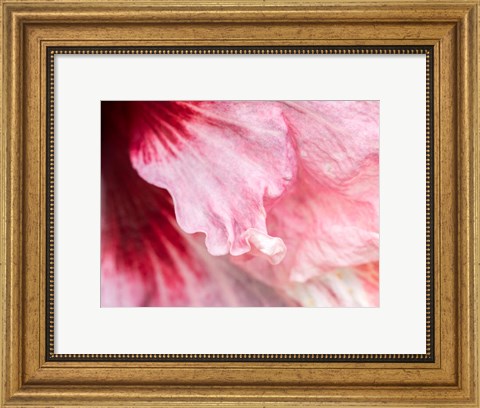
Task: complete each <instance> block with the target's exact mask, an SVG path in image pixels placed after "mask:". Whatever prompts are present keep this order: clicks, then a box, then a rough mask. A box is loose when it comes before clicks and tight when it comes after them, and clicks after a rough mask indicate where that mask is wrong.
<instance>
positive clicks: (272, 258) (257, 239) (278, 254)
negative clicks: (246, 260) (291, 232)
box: [246, 228, 287, 265]
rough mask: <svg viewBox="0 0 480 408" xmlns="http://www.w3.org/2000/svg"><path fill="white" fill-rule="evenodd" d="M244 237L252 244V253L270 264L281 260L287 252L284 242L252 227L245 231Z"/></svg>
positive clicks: (275, 263)
mask: <svg viewBox="0 0 480 408" xmlns="http://www.w3.org/2000/svg"><path fill="white" fill-rule="evenodd" d="M246 239H247V241H248V243H249V244H250V245H251V246H252V249H251V251H250V253H251V254H252V255H257V256H262V257H264V258H266V259H267V260H268V262H270V263H271V264H272V265H278V264H279V263H280V262H282V261H283V259H284V258H285V255H286V253H287V247H286V246H285V243H284V242H283V241H282V240H281V239H280V238H277V237H271V236H269V235H267V234H264V233H263V232H260V231H258V230H256V229H254V228H250V229H249V230H248V231H247V232H246Z"/></svg>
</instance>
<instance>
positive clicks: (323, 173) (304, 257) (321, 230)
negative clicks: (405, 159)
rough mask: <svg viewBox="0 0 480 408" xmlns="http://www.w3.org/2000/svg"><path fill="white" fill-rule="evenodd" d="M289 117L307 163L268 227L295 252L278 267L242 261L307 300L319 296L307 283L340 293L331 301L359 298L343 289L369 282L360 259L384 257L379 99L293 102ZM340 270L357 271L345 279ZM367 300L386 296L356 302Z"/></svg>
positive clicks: (265, 278)
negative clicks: (381, 243)
mask: <svg viewBox="0 0 480 408" xmlns="http://www.w3.org/2000/svg"><path fill="white" fill-rule="evenodd" d="M284 117H285V118H286V120H287V123H288V126H289V132H290V135H291V136H292V139H294V140H295V143H296V149H297V157H298V164H299V167H300V169H299V170H298V173H297V178H296V183H295V185H294V186H293V187H292V188H290V189H289V191H288V193H287V194H285V195H284V197H283V198H282V200H280V201H279V202H278V203H277V204H276V205H275V206H274V207H273V208H272V209H271V210H270V211H269V214H268V222H267V227H268V230H269V231H270V233H271V234H273V235H276V236H280V237H282V240H283V241H284V243H285V245H286V246H287V247H288V253H287V255H286V257H285V259H284V260H283V261H282V263H281V264H279V265H276V266H272V265H270V264H268V263H266V262H263V261H262V260H261V259H252V258H246V257H243V258H239V259H237V260H236V263H237V264H238V265H241V266H242V267H243V268H244V270H245V271H247V272H248V273H249V274H251V275H252V276H255V277H256V278H257V279H260V280H262V281H264V282H266V283H268V284H270V285H272V286H274V287H278V288H283V289H284V290H287V291H289V289H287V288H292V287H296V288H297V289H295V290H294V291H289V293H290V294H292V293H293V294H296V295H295V298H296V299H297V300H299V301H300V302H301V303H302V304H305V305H307V304H311V303H312V301H311V300H309V299H310V298H311V294H310V295H307V292H305V290H307V289H306V288H310V289H309V290H313V289H312V288H315V290H314V292H315V293H317V295H318V296H320V298H321V297H322V296H323V297H327V298H328V296H330V295H328V296H327V294H328V293H330V294H332V293H333V294H334V295H335V296H336V299H337V300H338V302H337V303H335V302H334V301H332V300H330V301H327V300H326V302H327V303H328V304H331V305H338V306H342V305H343V306H348V305H352V303H351V302H349V301H347V300H346V294H348V293H349V291H346V292H345V291H344V290H343V289H344V288H346V287H349V288H350V289H352V291H353V292H355V293H356V291H357V290H358V288H359V287H360V286H359V285H358V283H359V282H360V283H361V282H363V281H364V280H363V277H362V276H360V275H361V269H358V268H357V265H363V264H370V263H372V262H373V263H375V262H377V261H378V258H379V251H378V248H379V193H378V188H379V186H378V150H379V141H378V138H379V126H378V119H379V118H378V103H376V102H363V101H361V102H303V101H302V102H287V103H285V106H284ZM377 269H378V268H377ZM339 270H342V271H349V272H348V273H345V274H344V275H343V278H342V279H339V278H338V276H337V272H338V271H339ZM376 279H377V281H378V273H377V275H376ZM326 282H330V283H332V284H329V285H326ZM333 282H336V284H335V285H333ZM326 287H328V288H329V290H328V291H325V288H326ZM299 288H303V289H302V290H300V289H299ZM319 288H323V289H322V290H320V289H319ZM342 288H343V289H342ZM337 292H338V293H337ZM340 292H341V293H340ZM377 292H378V287H377ZM301 293H303V294H304V295H305V296H306V298H305V299H303V300H302V299H301V296H300V295H299V294H301ZM312 293H313V292H312ZM322 293H323V295H322ZM297 295H298V296H300V297H298V296H297ZM352 296H353V295H352ZM355 296H356V295H355ZM352 299H353V298H352ZM366 303H368V305H369V306H373V305H375V304H376V303H378V298H374V297H372V296H365V297H364V298H363V300H362V299H357V301H356V303H355V304H358V305H360V304H361V305H365V304H366Z"/></svg>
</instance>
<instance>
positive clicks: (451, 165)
mask: <svg viewBox="0 0 480 408" xmlns="http://www.w3.org/2000/svg"><path fill="white" fill-rule="evenodd" d="M2 22H3V33H2V46H3V54H2V89H3V93H2V100H1V108H2V122H1V123H2V153H1V157H2V161H1V163H2V178H1V180H2V181H1V183H2V184H1V191H2V207H1V208H2V211H1V214H2V227H3V229H2V238H3V239H2V262H1V263H2V292H1V294H2V301H1V307H2V309H1V310H2V340H3V341H2V348H1V353H2V354H1V357H2V358H1V360H2V370H1V376H2V381H1V384H2V394H1V396H2V399H1V404H2V406H14V405H16V406H26V405H28V406H69V405H74V406H107V405H110V406H112V405H113V406H120V405H124V406H131V405H134V404H139V405H145V406H164V405H180V406H183V405H191V406H218V404H219V403H221V402H223V403H226V404H227V405H232V406H242V405H250V406H266V405H275V404H278V405H284V406H332V405H341V406H349V405H351V406H354V405H355V406H365V407H370V406H375V405H385V404H387V405H389V406H442V405H450V406H478V404H479V399H478V380H479V378H478V368H479V365H478V362H479V360H478V351H479V350H478V344H477V343H478V337H477V320H476V319H477V316H478V288H477V279H478V265H479V245H478V244H479V242H478V227H479V219H480V217H479V215H480V214H479V197H478V187H479V186H478V181H479V179H478V177H479V165H478V160H479V155H478V154H479V153H478V147H479V146H478V103H477V99H478V93H477V88H478V76H477V66H478V54H477V52H478V37H477V26H478V3H477V2H465V1H459V2H455V3H445V2H428V3H426V2H420V1H414V2H403V1H391V2H375V3H367V2H362V1H356V2H351V3H341V2H335V1H331V2H322V3H320V2H316V1H312V2H298V3H293V4H289V3H288V2H283V1H279V0H275V1H272V2H270V3H265V2H256V1H254V2H241V1H225V2H223V3H222V4H218V3H215V2H213V3H212V2H208V1H200V2H195V3H194V2H181V1H166V2H160V1H158V2H156V1H153V2H145V3H143V2H139V3H136V4H135V3H131V2H115V3H114V2H110V3H96V2H92V1H88V0H81V1H69V2H61V3H60V2H58V3H57V2H43V1H33V2H26V1H5V0H3V1H2ZM159 52H160V53H169V52H172V53H210V52H214V53H222V52H226V53H277V52H278V53H297V52H299V53H352V54H363V53H386V54H388V53H402V52H405V53H423V54H426V55H427V95H426V98H427V122H426V123H427V136H428V137H429V135H432V143H433V145H434V146H435V148H434V149H433V150H430V139H429V138H428V137H427V158H426V159H427V160H426V164H427V180H426V182H427V226H426V231H427V252H428V253H430V248H431V249H432V251H431V254H432V256H431V259H430V258H429V257H427V288H426V290H427V332H426V341H427V352H426V354H425V355H367V356H363V355H307V356H305V355H252V356H251V355H163V356H162V355H115V354H112V355H58V354H55V353H54V350H53V341H54V334H53V330H54V320H53V314H54V310H53V297H54V280H53V248H52V247H53V239H54V237H53V228H52V227H51V226H53V215H54V214H53V208H52V203H53V198H54V191H53V177H54V174H53V153H54V146H53V129H54V124H53V111H52V109H53V89H54V88H53V80H52V79H53V74H54V67H53V65H52V64H51V61H52V56H54V55H56V54H61V53H79V54H82V53H128V54H130V53H132V54H142V53H159ZM429 73H430V74H429ZM429 78H430V79H431V81H429V80H428V79H429ZM429 186H431V187H432V189H431V191H430V188H429ZM430 203H431V207H430ZM430 211H431V212H432V214H431V215H432V220H433V225H430V224H429V219H430V214H429V213H430ZM431 227H432V228H431ZM430 234H431V236H430ZM50 248H52V249H50ZM430 270H432V271H433V273H432V274H431V276H430V275H429V271H430ZM431 295H432V296H431ZM430 315H432V316H430ZM430 317H431V318H432V319H431V320H432V323H433V322H434V323H435V324H430ZM430 342H431V347H430ZM433 350H434V352H433Z"/></svg>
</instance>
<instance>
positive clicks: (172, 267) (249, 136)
mask: <svg viewBox="0 0 480 408" xmlns="http://www.w3.org/2000/svg"><path fill="white" fill-rule="evenodd" d="M378 122H379V105H378V103H377V102H372V101H337V102H325V101H291V102H273V101H271V102H270V101H269V102H251V101H249V102H103V103H102V253H101V263H102V264H101V273H102V286H101V290H102V296H101V299H102V306H333V307H345V306H370V307H371V306H378V258H379V253H378V244H379V215H378V213H379V194H378V193H379V192H378V149H379V140H378V138H379V123H378Z"/></svg>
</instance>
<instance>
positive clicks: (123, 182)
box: [101, 102, 296, 307]
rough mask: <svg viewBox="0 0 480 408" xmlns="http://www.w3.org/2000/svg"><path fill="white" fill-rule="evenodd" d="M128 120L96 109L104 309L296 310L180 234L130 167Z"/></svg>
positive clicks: (117, 111) (169, 206)
mask: <svg viewBox="0 0 480 408" xmlns="http://www.w3.org/2000/svg"><path fill="white" fill-rule="evenodd" d="M131 115H132V111H131V106H130V105H129V103H112V102H108V103H103V104H102V248H101V277H102V279H101V304H102V306H103V307H118V306H129V307H135V306H286V305H296V303H295V302H294V301H292V300H290V299H288V297H287V296H286V295H284V294H282V293H277V292H276V291H275V290H274V289H272V288H270V287H268V286H267V285H265V284H262V283H261V282H258V281H257V280H256V279H255V278H253V277H251V276H249V275H247V274H245V273H244V272H243V271H242V270H240V269H239V268H238V267H235V266H232V265H231V264H230V263H229V262H228V258H226V257H217V258H213V257H212V256H211V255H209V254H208V253H207V252H206V250H205V248H204V245H203V244H202V243H200V242H199V239H198V238H199V237H198V236H196V235H193V236H192V235H187V234H185V233H183V232H182V231H181V230H180V229H179V228H178V225H177V223H176V220H175V216H174V210H173V203H172V200H171V197H170V195H169V194H168V192H167V191H166V190H163V189H160V188H157V187H155V186H153V185H151V184H149V183H147V182H146V181H144V180H143V179H142V178H140V177H139V176H138V175H137V173H136V172H135V171H134V170H133V169H132V167H131V165H130V159H129V153H128V151H129V149H128V145H129V133H130V131H131V129H132V127H131V126H132V124H131Z"/></svg>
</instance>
